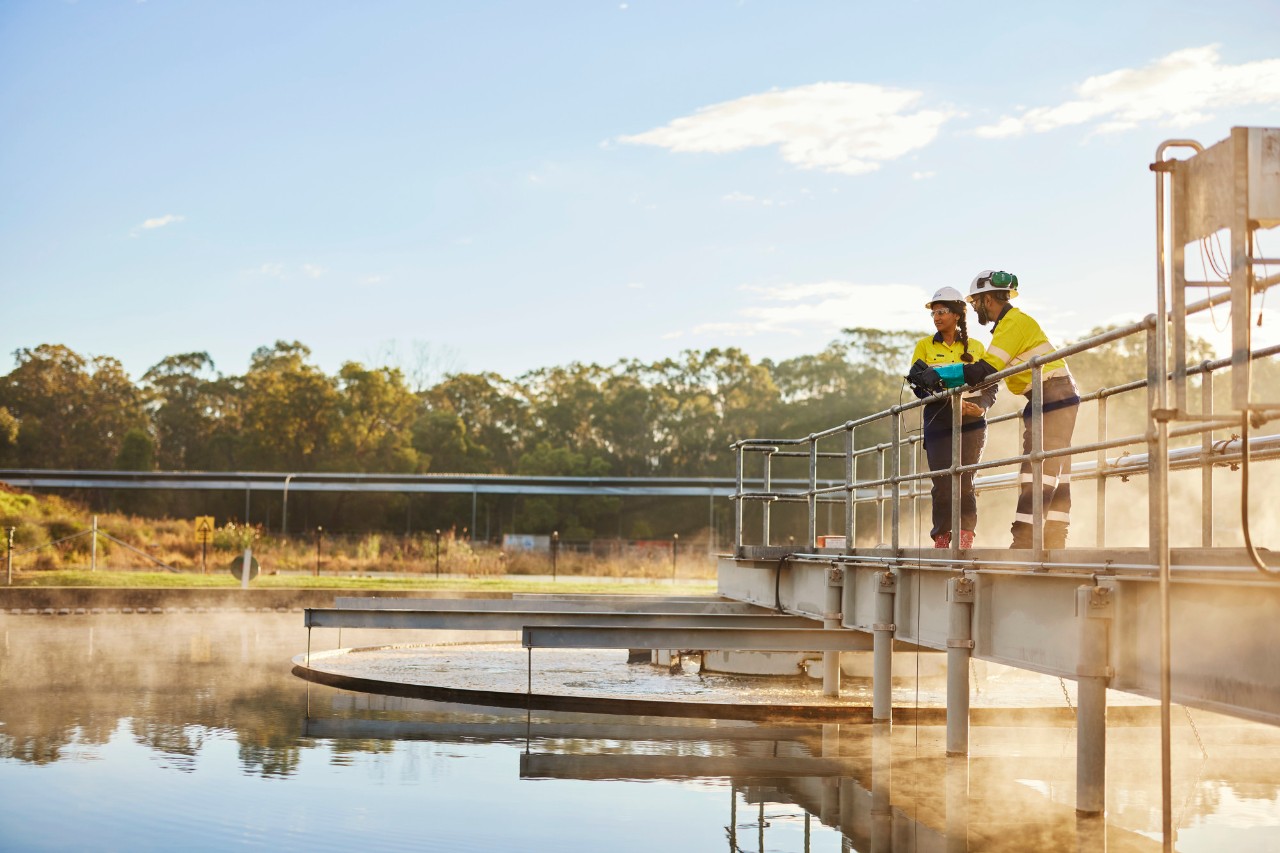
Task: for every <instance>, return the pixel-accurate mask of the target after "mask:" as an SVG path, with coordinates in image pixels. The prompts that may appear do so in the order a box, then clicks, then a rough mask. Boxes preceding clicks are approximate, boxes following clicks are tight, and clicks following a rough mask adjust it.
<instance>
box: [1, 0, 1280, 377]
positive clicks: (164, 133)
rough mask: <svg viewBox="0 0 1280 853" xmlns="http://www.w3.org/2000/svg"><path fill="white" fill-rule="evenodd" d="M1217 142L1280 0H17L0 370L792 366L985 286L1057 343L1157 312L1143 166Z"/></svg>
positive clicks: (1273, 242)
mask: <svg viewBox="0 0 1280 853" xmlns="http://www.w3.org/2000/svg"><path fill="white" fill-rule="evenodd" d="M1233 125H1250V126H1257V125H1264V126H1277V125H1280V3H1276V2H1274V0H1269V2H1262V0H1256V1H1255V0H1220V2H1215V3H1207V2H1198V3H1186V2H1177V1H1176V0H1175V2H1166V3H1160V4H1155V3H1115V2H1099V3H1094V2H1076V3H1069V4H1068V3H1055V4H1047V3H1037V4H1031V3H1025V2H1017V3H981V4H976V3H954V2H894V3H878V4H871V3H863V2H838V3H837V2H832V3H827V2H786V3H784V2H773V1H772V0H769V1H767V2H766V0H700V2H693V3H690V2H646V0H627V2H617V1H616V0H615V1H614V2H588V0H574V2H538V3H535V2H461V0H458V2H425V0H424V1H423V2H395V0H386V1H385V2H377V0H370V2H339V0H321V1H320V2H316V1H315V0H308V2H290V0H278V2H270V3H261V2H237V0H219V2H212V0H208V2H199V0H185V1H184V2H180V1H179V0H147V2H136V0H93V2H89V0H83V2H65V0H3V2H0V126H2V130H0V318H3V319H2V321H0V351H2V352H0V370H4V371H7V370H9V369H11V368H12V366H13V360H12V359H13V356H12V354H13V353H14V352H15V351H16V350H19V349H21V348H31V347H35V346H38V345H40V344H46V343H48V344H54V343H57V344H65V345H66V346H69V347H71V348H72V349H73V350H75V351H77V352H79V353H81V354H83V355H87V356H94V355H105V356H113V357H115V358H118V359H119V360H120V361H121V362H122V363H123V364H124V366H125V368H126V370H128V372H129V373H130V375H131V376H132V377H133V378H135V379H138V378H140V377H141V376H142V374H143V373H145V372H146V370H147V369H148V368H149V367H151V366H152V365H154V364H156V363H157V362H159V361H160V360H161V359H163V358H165V357H166V356H169V355H175V354H178V353H186V352H199V351H203V352H207V353H209V355H210V356H212V358H213V360H214V362H215V364H216V366H217V369H218V370H219V371H220V372H222V373H225V374H238V373H242V372H243V371H244V370H246V369H247V367H248V364H249V360H250V358H251V355H252V353H253V351H254V350H255V349H256V348H258V347H261V346H270V345H271V344H273V343H274V342H275V341H277V340H285V341H295V340H296V341H300V342H302V343H304V344H306V345H307V346H309V347H310V348H311V350H312V352H313V356H314V360H315V362H316V363H317V364H318V365H320V366H321V367H322V368H323V369H324V370H326V371H327V372H331V373H335V372H336V371H337V370H338V368H339V367H340V366H341V365H342V364H343V363H344V362H347V361H359V362H363V363H365V364H366V365H384V364H390V365H392V366H399V367H402V368H403V369H405V370H406V372H413V373H417V374H418V375H419V376H421V375H424V374H432V373H434V374H435V375H436V376H437V377H438V375H439V374H442V373H444V372H449V371H495V372H498V373H500V374H502V375H504V376H508V377H515V376H517V375H519V374H521V373H523V372H525V371H528V370H532V369H536V368H541V367H549V366H553V365H564V364H568V363H570V362H575V361H579V362H596V363H600V364H613V363H615V362H617V361H618V360H620V359H631V358H634V359H640V360H642V361H653V360H658V359H662V358H666V357H669V356H675V355H677V354H678V353H679V352H680V351H682V350H685V349H708V348H711V347H739V348H741V349H743V350H745V351H746V352H747V353H748V354H750V355H751V356H752V357H753V358H754V359H756V360H759V359H762V358H773V359H783V358H788V357H793V356H796V355H801V354H805V353H814V352H818V351H820V350H821V349H823V348H824V347H825V346H826V345H827V344H828V343H829V342H830V341H832V340H833V339H835V338H836V337H838V336H839V334H840V330H841V329H842V328H846V327H855V326H871V327H877V328H886V329H888V328H894V329H898V328H902V329H920V331H921V333H922V334H924V333H925V332H927V331H929V330H931V328H932V326H931V324H930V323H929V322H928V319H929V318H928V316H927V312H926V311H925V309H924V301H925V300H926V299H927V298H928V297H929V296H930V295H932V293H934V292H935V291H936V290H937V288H939V287H941V286H943V285H951V286H953V287H956V288H958V289H960V290H961V291H964V292H967V289H968V285H969V282H970V280H971V279H972V278H973V276H974V275H975V274H976V273H977V272H978V271H980V270H983V269H988V268H995V269H1005V270H1009V271H1012V272H1014V273H1016V274H1017V275H1018V277H1019V280H1020V292H1021V296H1020V297H1019V304H1020V306H1021V307H1023V308H1024V309H1026V310H1027V311H1028V312H1030V313H1032V314H1033V316H1036V317H1037V319H1039V320H1040V322H1041V323H1042V325H1043V326H1044V327H1045V328H1046V329H1047V330H1048V332H1049V334H1050V336H1051V338H1053V339H1054V340H1055V342H1062V341H1065V340H1068V339H1075V338H1078V337H1080V336H1083V335H1084V334H1085V333H1087V332H1088V331H1089V330H1090V329H1092V328H1094V327H1097V326H1099V325H1103V324H1107V323H1114V322H1121V321H1128V320H1134V319H1137V318H1139V317H1141V316H1142V315H1144V314H1147V313H1150V312H1151V311H1152V310H1153V309H1154V307H1155V287H1156V285H1155V280H1156V279H1155V274H1156V261H1155V224H1154V223H1155V212H1154V195H1155V194H1154V186H1155V184H1154V178H1153V176H1152V174H1151V173H1150V172H1149V171H1148V169H1147V165H1148V164H1149V163H1150V162H1151V161H1152V159H1153V158H1154V154H1155V149H1156V146H1157V145H1159V144H1160V143H1161V142H1162V141H1164V140H1166V139H1170V138H1192V139H1198V140H1200V141H1201V142H1204V143H1205V144H1211V143H1213V142H1216V141H1218V140H1220V139H1223V138H1225V137H1226V136H1228V135H1229V133H1230V128H1231V127H1232V126H1233ZM1179 156H1181V155H1179ZM1264 237H1266V238H1269V240H1270V243H1268V242H1264V241H1263V238H1264ZM1259 241H1260V245H1261V247H1262V248H1263V250H1264V252H1265V254H1266V256H1267V257H1280V229H1277V230H1276V231H1272V232H1265V233H1264V234H1262V235H1260V236H1259ZM1272 246H1274V247H1275V248H1272ZM1263 313H1264V321H1265V322H1264V325H1263V328H1261V329H1259V330H1258V340H1259V341H1261V342H1266V343H1271V342H1275V341H1276V340H1277V339H1280V335H1277V333H1276V330H1277V328H1280V300H1277V301H1276V304H1275V305H1274V306H1270V307H1265V309H1264V311H1263ZM1205 322H1206V323H1208V322H1216V323H1217V327H1218V331H1217V332H1215V331H1214V330H1213V328H1212V327H1209V326H1205V325H1204V323H1202V324H1201V325H1202V326H1204V329H1203V332H1204V334H1205V335H1206V336H1208V337H1210V338H1214V339H1215V340H1217V339H1219V337H1221V334H1222V330H1223V329H1224V328H1225V326H1226V322H1227V319H1226V316H1225V313H1222V312H1220V313H1218V315H1217V316H1216V317H1214V318H1212V319H1209V318H1205ZM975 328H976V324H975ZM1215 335H1217V336H1218V337H1215ZM977 337H979V338H983V337H984V335H983V333H982V331H981V330H977ZM906 356H907V354H905V353H904V361H905V359H906Z"/></svg>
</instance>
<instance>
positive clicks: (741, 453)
mask: <svg viewBox="0 0 1280 853" xmlns="http://www.w3.org/2000/svg"><path fill="white" fill-rule="evenodd" d="M737 451H738V458H737V459H736V460H735V467H736V468H737V471H736V477H737V484H736V486H735V491H734V496H733V553H734V556H737V557H741V556H742V504H743V500H742V465H743V459H744V458H745V457H746V455H747V451H746V447H745V446H744V445H741V444H739V445H738V446H737ZM439 553H440V531H439V530H437V531H436V554H437V555H438V554H439ZM438 559H439V557H438V556H437V560H438Z"/></svg>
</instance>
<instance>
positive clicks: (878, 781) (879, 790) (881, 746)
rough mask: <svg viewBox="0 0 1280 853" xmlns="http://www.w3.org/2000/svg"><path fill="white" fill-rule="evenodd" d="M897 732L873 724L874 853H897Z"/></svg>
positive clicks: (884, 726)
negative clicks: (895, 750) (895, 817)
mask: <svg viewBox="0 0 1280 853" xmlns="http://www.w3.org/2000/svg"><path fill="white" fill-rule="evenodd" d="M892 794H893V729H892V727H890V726H889V725H888V724H887V723H872V724H871V853H889V851H891V850H893V798H892Z"/></svg>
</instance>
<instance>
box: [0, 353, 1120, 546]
mask: <svg viewBox="0 0 1280 853" xmlns="http://www.w3.org/2000/svg"><path fill="white" fill-rule="evenodd" d="M919 334H920V333H919V332H906V331H893V330H880V329H868V328H856V329H846V330H844V332H843V333H842V334H841V335H840V337H838V338H837V339H836V340H834V341H832V342H830V343H829V344H828V345H827V346H826V347H825V348H823V349H822V350H821V351H819V352H817V353H814V354H809V355H802V356H798V357H795V358H790V359H785V360H779V361H773V360H770V359H762V360H759V361H755V360H753V359H752V358H751V357H750V356H749V355H748V354H746V353H745V352H743V351H742V350H740V349H734V348H728V349H708V350H701V351H700V350H687V351H684V352H682V353H680V354H679V355H678V356H675V357H672V358H666V359H662V360H659V361H654V362H642V361H638V360H634V359H624V360H622V361H619V362H617V363H616V364H612V365H603V366H602V365H599V364H583V363H578V362H574V363H571V364H568V365H565V366H558V367H548V368H539V369H535V370H531V371H529V372H527V373H524V374H521V375H520V376H517V377H514V378H508V377H504V376H501V375H499V374H497V373H492V372H480V373H468V372H457V373H452V374H449V375H446V376H444V377H443V378H442V379H440V380H439V381H437V382H434V383H432V384H430V385H427V386H426V387H421V388H416V389H415V388H412V387H411V386H410V383H409V382H408V381H407V380H406V377H405V374H404V372H403V371H402V370H401V369H400V368H398V367H389V366H381V367H370V366H366V365H364V364H361V363H358V362H354V361H351V362H347V363H345V364H343V365H342V366H341V368H340V369H339V370H338V371H337V373H336V374H334V375H330V374H327V373H325V372H324V371H323V370H321V369H320V368H319V367H318V366H317V365H316V364H315V363H314V362H313V360H312V355H311V350H310V349H309V348H308V347H307V346H306V345H304V344H303V343H301V342H298V341H277V342H276V343H275V344H274V345H272V346H264V347H261V348H259V349H257V350H256V351H255V352H254V353H253V355H252V358H251V359H250V363H249V368H248V370H247V371H245V372H244V373H243V374H239V375H228V374H224V373H222V372H220V371H219V370H218V369H217V367H216V365H215V364H214V362H213V360H212V359H211V358H210V357H209V355H208V354H207V353H204V352H193V353H182V354H179V355H172V356H169V357H167V358H165V359H163V360H161V361H160V362H159V363H157V364H156V365H154V366H153V367H151V368H150V369H149V370H148V371H146V373H144V374H143V376H142V377H141V378H140V380H138V381H136V382H135V381H133V380H131V379H130V377H129V375H128V374H127V372H126V371H125V370H124V368H123V366H122V365H121V363H120V362H119V361H118V360H117V359H115V358H113V357H110V356H93V357H87V356H84V355H81V354H79V353H77V352H74V351H73V350H71V349H70V348H68V347H66V346H63V345H59V344H44V345H41V346H37V347H35V348H31V349H26V348H24V349H19V350H17V351H16V352H15V353H14V358H15V363H16V366H15V367H14V369H13V370H12V371H10V372H9V373H8V374H7V375H5V376H4V377H3V378H2V379H0V467H6V468H62V469H119V470H132V471H146V470H154V469H161V470H174V471H183V470H225V471H235V470H252V471H279V472H369V473H402V474H410V473H427V472H437V473H484V474H523V475H547V476H624V477H658V476H699V477H702V476H706V477H729V476H732V475H733V473H734V465H733V454H732V453H731V452H730V450H729V445H730V443H731V442H732V441H734V440H736V439H739V438H746V437H756V436H803V435H806V434H808V433H810V432H813V431H816V430H820V429H825V428H827V427H830V426H833V425H835V424H839V423H842V422H844V421H846V420H850V419H855V418H859V417H862V416H864V415H868V414H871V413H874V412H878V411H882V410H884V409H886V408H888V407H890V406H892V405H894V404H895V403H898V402H900V401H902V400H903V399H910V395H909V394H907V395H905V396H904V393H903V383H902V376H903V373H904V371H905V368H906V363H905V362H906V361H907V359H908V357H909V354H910V352H911V347H912V345H913V343H914V341H915V339H916V338H917V337H918V336H919ZM1141 358H1142V355H1141V353H1140V352H1136V351H1132V347H1130V349H1128V350H1125V349H1123V348H1122V349H1120V350H1115V349H1114V348H1113V349H1112V350H1111V354H1110V355H1108V354H1107V353H1106V352H1103V353H1100V354H1098V355H1093V354H1085V355H1083V356H1078V357H1076V359H1075V360H1073V362H1072V364H1073V369H1074V370H1075V372H1076V374H1077V376H1079V375H1080V372H1081V371H1080V369H1079V368H1080V367H1081V366H1083V367H1085V370H1086V372H1094V373H1097V374H1099V377H1100V378H1101V377H1102V376H1104V375H1105V376H1106V377H1107V378H1108V379H1109V378H1110V377H1111V376H1112V375H1115V374H1116V372H1117V369H1119V370H1120V371H1122V372H1124V373H1128V378H1136V377H1139V376H1142V375H1143V371H1142V370H1141V369H1139V368H1140V365H1139V364H1138V362H1139V361H1140V360H1141ZM1129 368H1133V369H1132V370H1130V369H1129ZM1085 381H1086V382H1087V381H1088V380H1087V379H1086V380H1085ZM885 434H886V435H887V431H886V433H885ZM880 438H882V436H880V435H879V434H878V433H877V432H876V431H875V428H873V429H870V430H868V431H866V432H865V433H863V432H860V434H859V441H860V443H862V442H863V441H866V440H879V439H880ZM90 497H91V498H94V499H99V500H102V499H105V498H104V497H103V496H90ZM298 497H299V501H300V502H301V503H302V504H303V506H302V507H301V508H300V511H301V512H302V516H300V518H302V519H305V520H306V521H307V522H309V523H326V522H327V523H329V524H331V525H334V526H335V527H343V526H346V527H348V528H350V527H352V526H353V524H354V525H355V526H361V527H366V528H367V527H386V528H391V529H395V528H396V527H398V526H400V525H401V524H404V526H406V527H422V526H424V525H425V526H430V525H432V524H436V525H438V524H440V523H445V524H448V523H450V522H451V521H452V520H453V519H456V518H457V517H459V515H460V514H459V513H458V512H457V511H456V510H452V509H450V508H449V506H448V504H449V502H448V501H442V500H440V499H433V500H432V501H429V502H428V503H426V504H423V505H422V506H421V507H418V508H417V511H415V507H414V506H413V505H412V503H411V502H408V498H406V497H404V496H396V495H383V496H373V495H370V496H361V497H360V498H359V500H358V501H357V500H356V499H355V498H353V497H350V496H341V495H339V496H328V497H326V496H321V495H315V494H312V495H309V496H307V497H305V498H304V496H303V495H301V494H300V495H299V496H298ZM111 500H112V501H115V504H116V505H115V506H114V507H113V508H117V509H119V508H122V507H121V505H120V502H122V501H123V502H125V503H128V501H129V500H133V501H134V502H135V503H136V504H137V506H136V507H132V508H134V509H137V510H138V511H140V512H144V513H147V512H151V511H154V510H156V509H157V508H158V509H160V511H161V514H163V513H165V512H169V511H172V512H175V513H189V512H192V511H200V510H202V509H203V510H205V511H208V510H209V501H210V500H212V498H211V497H210V496H208V495H206V496H203V497H199V496H186V497H185V498H182V499H179V500H177V501H176V503H175V501H174V500H173V499H172V497H167V498H165V499H164V501H163V502H157V501H156V500H155V498H154V496H152V498H151V499H150V500H151V504H148V498H147V496H145V495H140V496H135V497H134V498H128V497H127V496H116V497H113V498H111ZM422 500H423V501H427V500H428V499H427V498H425V497H424V498H422ZM468 500H469V499H468ZM235 501H236V498H235V496H225V500H224V501H223V503H224V504H225V507H226V510H225V512H224V513H220V514H221V515H225V516H227V517H235V516H236V511H235V510H236V503H235ZM669 503H670V502H669ZM675 503H678V502H675ZM356 504H360V506H356ZM123 508H125V509H129V508H131V507H129V506H125V507H123ZM214 509H215V510H217V509H218V507H214ZM502 512H503V510H499V515H500V519H501V523H500V524H498V525H497V526H498V527H499V528H501V529H505V530H512V529H514V528H520V529H521V532H547V531H549V530H551V529H559V530H561V531H563V532H562V535H565V533H566V532H569V531H572V532H575V533H577V534H578V535H580V536H589V535H595V534H600V535H605V534H608V535H614V534H616V535H623V536H626V535H631V534H632V533H636V532H639V533H641V534H643V533H644V532H645V530H644V528H645V527H646V526H647V527H648V528H649V529H652V530H654V531H655V532H657V531H658V530H660V529H661V530H667V529H672V528H674V529H675V530H677V531H678V530H680V527H679V526H678V524H676V523H675V522H672V523H670V524H665V525H660V524H657V523H656V522H654V521H652V520H644V519H640V518H633V519H631V521H630V522H629V523H627V524H624V523H623V521H622V519H621V518H620V512H621V510H620V508H619V506H618V502H617V500H616V499H612V500H610V499H598V498H593V499H582V498H540V499H532V498H528V499H524V500H521V501H517V502H515V503H514V504H512V505H509V506H508V507H506V509H505V512H506V515H505V516H502ZM668 512H674V518H677V519H678V518H680V517H681V516H682V515H683V514H684V511H672V510H670V509H668ZM654 513H658V514H659V515H660V514H661V510H660V509H658V508H651V509H650V510H649V511H648V512H647V516H648V517H652V516H653V515H654ZM468 514H469V513H468ZM290 515H291V516H292V515H293V513H292V512H291V513H290ZM349 515H350V516H351V517H350V518H348V516H349ZM406 515H407V516H408V520H407V521H405V517H406ZM442 515H445V516H447V517H446V518H444V519H443V521H442V518H441V516H442ZM632 515H636V514H635V513H632ZM640 515H645V513H641V514H640ZM415 516H416V518H415ZM700 518H701V519H704V520H705V518H706V516H705V515H702V516H700ZM241 520H245V519H241ZM251 520H252V519H251ZM299 523H302V522H301V521H300V522H299ZM489 526H490V528H491V530H492V528H493V526H494V525H493V524H492V523H491V524H490V525H489ZM628 528H633V529H628Z"/></svg>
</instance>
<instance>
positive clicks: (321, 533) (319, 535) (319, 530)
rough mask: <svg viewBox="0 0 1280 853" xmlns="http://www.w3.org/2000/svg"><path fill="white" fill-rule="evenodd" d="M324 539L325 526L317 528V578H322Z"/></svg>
mask: <svg viewBox="0 0 1280 853" xmlns="http://www.w3.org/2000/svg"><path fill="white" fill-rule="evenodd" d="M322 539H324V526H323V525H320V526H318V527H316V577H319V576H320V541H321V540H322Z"/></svg>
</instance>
